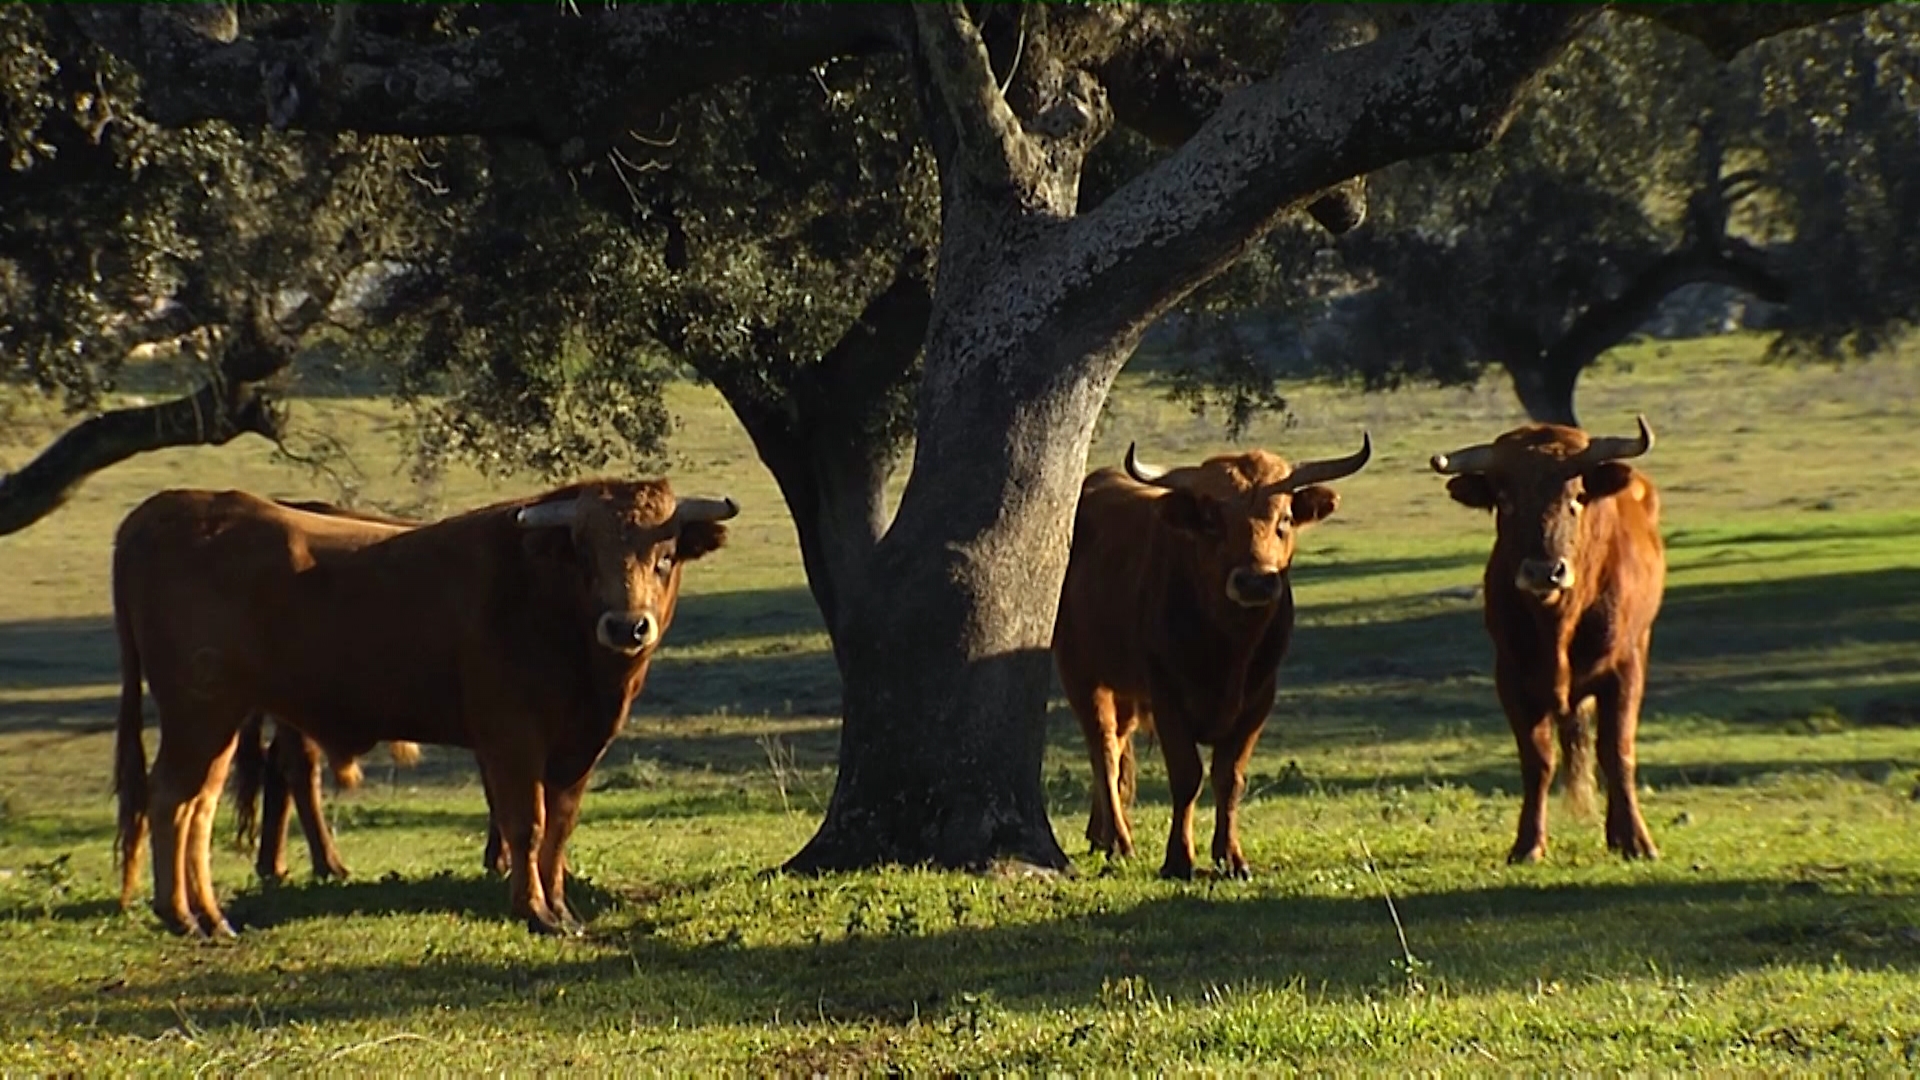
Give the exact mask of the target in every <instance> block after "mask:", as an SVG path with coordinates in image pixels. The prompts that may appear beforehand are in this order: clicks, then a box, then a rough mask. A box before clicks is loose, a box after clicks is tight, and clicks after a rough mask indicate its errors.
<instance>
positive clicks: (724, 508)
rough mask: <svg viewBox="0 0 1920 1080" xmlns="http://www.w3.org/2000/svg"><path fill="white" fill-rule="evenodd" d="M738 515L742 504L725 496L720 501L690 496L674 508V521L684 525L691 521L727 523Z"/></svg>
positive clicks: (679, 501)
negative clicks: (726, 521)
mask: <svg viewBox="0 0 1920 1080" xmlns="http://www.w3.org/2000/svg"><path fill="white" fill-rule="evenodd" d="M738 513H740V504H739V503H737V502H734V501H733V500H732V499H731V498H728V497H726V496H724V495H723V496H721V497H720V498H718V499H708V498H702V497H700V496H697V495H689V496H687V497H686V498H684V499H680V500H678V501H677V502H675V504H674V507H673V519H674V520H675V521H678V522H681V523H683V524H684V523H686V522H689V521H725V520H727V519H728V518H731V517H733V516H735V515H736V514H738Z"/></svg>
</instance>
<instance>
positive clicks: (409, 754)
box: [387, 742, 420, 769]
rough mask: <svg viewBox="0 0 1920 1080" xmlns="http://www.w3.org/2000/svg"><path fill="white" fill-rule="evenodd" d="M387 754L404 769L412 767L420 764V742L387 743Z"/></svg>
mask: <svg viewBox="0 0 1920 1080" xmlns="http://www.w3.org/2000/svg"><path fill="white" fill-rule="evenodd" d="M387 754H388V755H389V756H390V757H392V758H393V763H394V764H395V765H398V766H400V767H401V768H403V769H411V768H413V767H414V766H415V765H418V764H420V744H419V743H413V742H390V743H388V744H387Z"/></svg>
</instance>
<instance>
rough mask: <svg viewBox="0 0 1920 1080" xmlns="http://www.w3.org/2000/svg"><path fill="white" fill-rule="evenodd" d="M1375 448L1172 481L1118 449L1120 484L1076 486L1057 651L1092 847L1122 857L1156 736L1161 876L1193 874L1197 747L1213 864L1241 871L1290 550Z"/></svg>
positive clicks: (1270, 458) (1280, 640)
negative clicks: (1167, 826) (1082, 741)
mask: <svg viewBox="0 0 1920 1080" xmlns="http://www.w3.org/2000/svg"><path fill="white" fill-rule="evenodd" d="M1372 452H1373V443H1372V441H1371V440H1370V439H1368V438H1366V437H1365V436H1364V435H1363V436H1362V438H1361V443H1360V449H1359V451H1358V452H1357V453H1354V454H1351V455H1348V456H1347V457H1343V458H1337V459H1334V460H1331V461H1309V462H1302V463H1301V464H1300V466H1299V467H1298V468H1293V467H1290V466H1289V465H1288V464H1287V463H1286V461H1284V460H1282V459H1281V458H1279V457H1276V456H1275V455H1273V454H1270V453H1268V452H1266V451H1264V450H1253V451H1249V452H1247V453H1245V454H1239V455H1235V456H1230V457H1215V458H1209V459H1207V460H1206V461H1204V462H1201V463H1200V464H1199V465H1192V466H1188V467H1185V468H1179V469H1172V470H1167V469H1159V468H1154V467H1152V466H1149V465H1145V464H1142V463H1141V462H1140V460H1139V459H1138V458H1136V457H1135V456H1134V448H1133V447H1131V446H1129V447H1128V448H1127V458H1126V471H1125V472H1121V471H1120V470H1118V469H1101V470H1099V471H1097V472H1095V473H1093V474H1092V475H1091V476H1089V477H1087V479H1086V482H1085V483H1084V484H1083V485H1082V486H1081V490H1080V506H1079V510H1078V512H1077V514H1076V516H1075V519H1074V525H1073V548H1072V552H1071V554H1070V556H1069V558H1068V562H1067V578H1066V584H1065V586H1064V587H1063V589H1062V591H1061V595H1060V614H1059V618H1058V621H1057V622H1056V623H1055V624H1054V631H1053V655H1054V662H1055V664H1056V665H1057V666H1058V667H1059V670H1060V682H1061V685H1062V686H1063V687H1064V688H1065V690H1066V694H1067V701H1068V703H1069V704H1071V705H1072V706H1073V711H1074V714H1075V715H1076V716H1078V717H1079V719H1080V730H1081V732H1082V733H1083V734H1084V735H1085V736H1086V740H1087V752H1088V754H1089V756H1090V757H1091V758H1092V761H1093V810H1092V817H1091V820H1090V821H1089V823H1088V825H1087V839H1088V840H1090V841H1092V842H1093V846H1094V847H1095V848H1097V849H1100V850H1103V851H1105V852H1107V853H1108V854H1109V855H1115V856H1126V855H1131V854H1132V853H1133V831H1132V827H1131V826H1130V825H1129V824H1128V821H1127V809H1128V805H1129V804H1130V803H1131V802H1132V795H1133V786H1134V785H1133V777H1134V767H1133V733H1134V730H1135V728H1136V727H1144V726H1147V725H1149V724H1151V725H1152V730H1155V731H1156V732H1157V733H1158V735H1159V737H1160V747H1161V752H1162V753H1163V754H1164V755H1165V756H1166V760H1167V779H1168V781H1169V783H1170V785H1171V786H1172V788H1173V827H1172V829H1171V831H1170V832H1169V834H1168V836H1167V857H1166V861H1165V862H1164V863H1162V864H1161V866H1160V875H1161V876H1162V877H1173V878H1190V877H1192V876H1193V807H1194V803H1195V802H1196V801H1197V800H1198V799H1199V797H1200V781H1201V778H1202V770H1201V764H1200V747H1202V746H1211V747H1212V748H1213V790H1214V800H1215V804H1214V829H1213V861H1214V863H1215V864H1216V865H1217V866H1218V867H1219V868H1220V869H1221V871H1222V872H1223V873H1227V874H1231V875H1233V876H1235V877H1246V876H1247V875H1248V868H1247V860H1246V856H1244V855H1243V854H1242V853H1241V851H1240V832H1239V812H1240V796H1241V793H1242V792H1244V791H1245V790H1246V784H1247V760H1248V759H1249V758H1250V757H1252V756H1253V747H1254V744H1255V742H1257V741H1258V740H1259V738H1260V730H1261V728H1262V727H1264V726H1265V725H1266V722H1267V714H1268V713H1269V712H1271V711H1272V710H1273V696H1274V691H1275V688H1276V686H1277V682H1278V673H1279V668H1280V659H1281V657H1283V656H1284V655H1286V651H1287V644H1288V642H1289V641H1290V640H1291V639H1292V637H1293V586H1292V583H1291V581H1290V580H1289V578H1288V570H1289V569H1290V568H1291V567H1292V565H1293V552H1294V542H1295V540H1296V538H1297V537H1298V535H1299V531H1300V530H1301V529H1303V528H1305V527H1307V526H1308V525H1311V524H1313V523H1314V522H1317V521H1324V520H1326V518H1327V517H1329V516H1330V515H1332V513H1333V511H1334V509H1335V507H1337V506H1338V505H1339V503H1340V496H1339V495H1338V494H1337V493H1336V492H1335V491H1334V490H1333V489H1332V488H1330V487H1326V486H1324V485H1326V484H1329V483H1331V482H1333V481H1335V480H1339V479H1343V478H1345V477H1348V476H1352V475H1353V474H1354V473H1356V472H1359V471H1360V469H1361V468H1362V467H1363V466H1365V465H1366V463H1367V459H1368V458H1369V457H1370V456H1371V455H1372Z"/></svg>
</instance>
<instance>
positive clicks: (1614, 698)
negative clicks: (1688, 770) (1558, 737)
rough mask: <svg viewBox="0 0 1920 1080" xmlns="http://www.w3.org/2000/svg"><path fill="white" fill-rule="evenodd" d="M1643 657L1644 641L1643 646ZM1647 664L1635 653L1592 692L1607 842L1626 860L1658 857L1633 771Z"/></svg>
mask: <svg viewBox="0 0 1920 1080" xmlns="http://www.w3.org/2000/svg"><path fill="white" fill-rule="evenodd" d="M1641 656H1645V646H1644V645H1643V646H1642V648H1641ZM1646 678H1647V676H1646V663H1645V661H1644V660H1642V659H1641V658H1640V657H1635V658H1633V659H1631V660H1629V661H1627V662H1626V663H1623V664H1621V665H1620V668H1619V670H1617V671H1616V672H1615V673H1614V675H1613V677H1612V678H1610V679H1606V680H1603V681H1602V683H1601V685H1600V687H1599V690H1598V692H1597V693H1595V694H1594V700H1595V704H1596V705H1597V706H1598V708H1597V709H1596V710H1595V711H1596V713H1597V714H1598V716H1597V719H1598V721H1599V724H1598V727H1599V731H1598V732H1597V736H1598V737H1597V738H1596V740H1595V741H1596V742H1597V743H1598V746H1597V749H1598V751H1599V757H1600V769H1601V771H1603V772H1605V773H1606V774H1607V847H1608V848H1609V849H1611V850H1613V851H1617V852H1619V853H1620V854H1621V855H1623V856H1625V857H1627V858H1629V859H1656V858H1659V857H1660V851H1659V849H1658V848H1656V847H1654V846H1653V834H1652V833H1650V832H1648V831H1647V822H1646V819H1645V818H1644V817H1642V816H1641V815H1640V795H1639V791H1638V786H1639V785H1638V779H1637V777H1636V775H1635V770H1636V766H1635V761H1634V749H1633V744H1634V737H1635V734H1636V733H1637V731H1638V729H1639V726H1640V700H1641V696H1642V694H1643V693H1644V690H1645V687H1646Z"/></svg>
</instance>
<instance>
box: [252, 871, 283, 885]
mask: <svg viewBox="0 0 1920 1080" xmlns="http://www.w3.org/2000/svg"><path fill="white" fill-rule="evenodd" d="M253 876H254V877H257V878H259V879H260V885H261V886H262V887H263V888H268V889H272V888H277V887H279V886H281V885H285V884H286V883H287V872H286V871H285V870H270V869H265V868H262V867H258V866H256V867H254V868H253Z"/></svg>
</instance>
